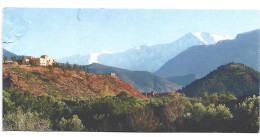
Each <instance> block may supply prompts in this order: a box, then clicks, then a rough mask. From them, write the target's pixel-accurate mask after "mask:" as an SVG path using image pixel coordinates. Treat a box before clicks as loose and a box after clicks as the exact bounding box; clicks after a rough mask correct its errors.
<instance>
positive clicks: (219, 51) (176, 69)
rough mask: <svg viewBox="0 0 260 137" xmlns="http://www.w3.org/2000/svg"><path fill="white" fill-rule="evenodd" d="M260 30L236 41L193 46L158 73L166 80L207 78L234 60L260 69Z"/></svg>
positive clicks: (244, 34) (239, 35)
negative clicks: (189, 75)
mask: <svg viewBox="0 0 260 137" xmlns="http://www.w3.org/2000/svg"><path fill="white" fill-rule="evenodd" d="M259 31H260V29H258V30H254V31H250V32H246V33H242V34H238V35H237V37H236V38H235V39H234V40H224V41H220V42H218V43H217V44H215V45H211V46H207V45H201V46H193V47H190V48H188V49H187V50H185V51H183V52H182V53H180V54H179V55H177V56H176V57H174V58H172V59H171V60H169V61H168V62H167V63H166V64H165V65H163V66H162V67H161V68H160V69H159V70H158V71H157V72H156V74H158V75H161V76H165V77H169V76H180V75H188V74H197V75H199V76H205V75H206V74H208V73H209V72H211V71H212V70H214V69H216V68H217V67H218V66H220V65H223V64H227V63H229V62H232V61H233V62H238V63H243V64H245V65H247V66H249V67H252V68H254V69H255V70H259V39H260V36H259Z"/></svg>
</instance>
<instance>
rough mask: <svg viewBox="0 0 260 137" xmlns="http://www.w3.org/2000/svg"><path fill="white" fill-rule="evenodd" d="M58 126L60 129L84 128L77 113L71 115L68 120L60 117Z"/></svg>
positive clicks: (77, 129) (76, 129) (80, 129)
mask: <svg viewBox="0 0 260 137" xmlns="http://www.w3.org/2000/svg"><path fill="white" fill-rule="evenodd" d="M58 128H59V130H61V131H82V130H84V129H85V127H84V126H83V124H82V122H81V120H80V119H79V117H78V116H77V115H73V117H72V118H71V119H68V120H66V119H65V118H64V117H62V118H61V120H60V122H59V124H58Z"/></svg>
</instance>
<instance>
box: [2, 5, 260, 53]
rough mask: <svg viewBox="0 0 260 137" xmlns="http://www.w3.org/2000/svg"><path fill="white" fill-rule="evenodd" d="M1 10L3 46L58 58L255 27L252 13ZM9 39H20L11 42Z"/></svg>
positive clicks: (231, 34) (257, 19)
mask: <svg viewBox="0 0 260 137" xmlns="http://www.w3.org/2000/svg"><path fill="white" fill-rule="evenodd" d="M77 13H78V9H39V8H38V9H37V8H35V9H33V8H6V9H4V20H3V41H15V42H14V43H12V44H3V47H4V48H5V49H7V50H9V51H11V52H14V53H16V54H18V55H33V56H40V55H42V54H47V55H50V57H52V58H61V57H66V56H71V55H75V54H88V53H91V52H98V51H99V50H107V51H112V52H121V51H125V50H127V49H130V48H133V47H136V46H138V45H142V44H145V43H149V44H160V43H170V42H173V41H175V40H177V39H178V38H180V37H181V36H183V35H185V34H186V33H188V32H208V33H212V34H217V35H223V36H229V37H235V36H236V34H238V33H242V32H247V31H251V30H254V29H258V28H260V26H259V24H260V14H259V11H256V10H166V9H162V10H159V9H158V10H151V9H143V10H142V9H138V10H133V9H81V10H80V12H79V20H78V19H77ZM15 35H18V36H21V37H20V39H17V38H16V37H15Z"/></svg>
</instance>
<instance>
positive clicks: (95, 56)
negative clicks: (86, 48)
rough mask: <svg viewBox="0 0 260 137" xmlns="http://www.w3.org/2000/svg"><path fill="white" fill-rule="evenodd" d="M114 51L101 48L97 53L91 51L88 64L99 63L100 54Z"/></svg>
mask: <svg viewBox="0 0 260 137" xmlns="http://www.w3.org/2000/svg"><path fill="white" fill-rule="evenodd" d="M112 53H113V52H110V51H105V50H101V51H99V52H97V53H90V57H89V61H88V64H92V63H98V56H100V55H104V54H112Z"/></svg>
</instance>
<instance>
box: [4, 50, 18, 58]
mask: <svg viewBox="0 0 260 137" xmlns="http://www.w3.org/2000/svg"><path fill="white" fill-rule="evenodd" d="M5 56H6V57H7V60H11V57H13V56H16V57H19V56H17V55H16V54H14V53H12V52H10V51H8V50H6V49H3V60H4V57H5Z"/></svg>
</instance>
